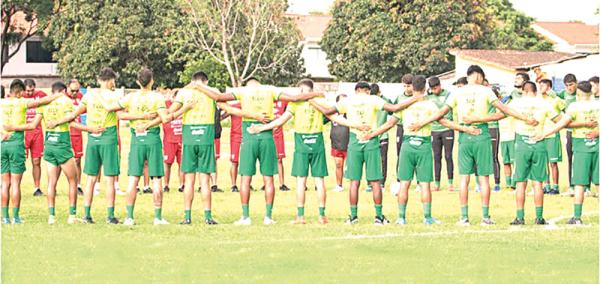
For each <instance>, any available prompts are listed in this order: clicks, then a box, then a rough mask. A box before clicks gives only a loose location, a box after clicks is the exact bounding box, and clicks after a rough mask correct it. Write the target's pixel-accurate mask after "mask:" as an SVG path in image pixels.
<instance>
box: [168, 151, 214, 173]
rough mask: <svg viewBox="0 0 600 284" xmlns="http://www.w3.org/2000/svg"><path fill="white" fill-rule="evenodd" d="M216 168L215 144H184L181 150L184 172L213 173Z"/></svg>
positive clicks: (182, 169)
mask: <svg viewBox="0 0 600 284" xmlns="http://www.w3.org/2000/svg"><path fill="white" fill-rule="evenodd" d="M161 163H162V160H161ZM215 170H216V162H215V144H211V145H185V144H184V145H183V149H182V150H181V171H182V172H184V173H203V174H211V173H214V172H215Z"/></svg>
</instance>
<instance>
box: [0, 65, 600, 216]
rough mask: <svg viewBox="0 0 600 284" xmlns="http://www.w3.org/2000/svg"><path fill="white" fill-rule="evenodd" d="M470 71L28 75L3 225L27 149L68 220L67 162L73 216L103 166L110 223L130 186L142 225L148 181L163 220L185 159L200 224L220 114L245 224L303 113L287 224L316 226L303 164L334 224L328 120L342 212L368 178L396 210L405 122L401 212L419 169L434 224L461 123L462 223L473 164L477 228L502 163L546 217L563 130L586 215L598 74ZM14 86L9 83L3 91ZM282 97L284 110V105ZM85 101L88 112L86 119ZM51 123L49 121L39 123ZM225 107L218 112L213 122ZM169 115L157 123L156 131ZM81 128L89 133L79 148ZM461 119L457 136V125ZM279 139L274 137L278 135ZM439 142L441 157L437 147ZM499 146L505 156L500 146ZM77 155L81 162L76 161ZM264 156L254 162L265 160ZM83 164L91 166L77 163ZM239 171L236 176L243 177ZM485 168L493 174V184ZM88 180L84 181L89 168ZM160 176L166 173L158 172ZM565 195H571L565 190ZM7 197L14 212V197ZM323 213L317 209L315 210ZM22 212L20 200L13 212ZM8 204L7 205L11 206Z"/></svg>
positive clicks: (8, 111) (15, 126)
mask: <svg viewBox="0 0 600 284" xmlns="http://www.w3.org/2000/svg"><path fill="white" fill-rule="evenodd" d="M466 75H467V76H466V77H462V78H460V79H459V80H458V81H457V82H455V87H456V88H455V89H454V90H453V91H452V92H449V91H448V90H445V89H443V88H442V86H441V83H440V80H439V78H437V77H430V78H426V77H424V76H421V75H416V76H413V75H410V74H407V75H405V76H403V77H402V83H403V85H404V92H403V94H401V95H399V96H398V97H397V98H396V99H394V100H390V99H388V98H387V97H386V96H383V95H382V92H381V91H380V89H379V86H378V85H377V84H369V83H367V82H359V83H357V84H356V85H355V88H354V91H355V93H354V94H353V95H350V96H347V95H342V94H340V95H338V96H337V97H336V99H335V102H330V101H328V100H327V99H325V96H324V94H323V93H322V92H317V91H314V90H313V87H314V83H313V81H311V80H310V79H303V80H301V81H300V82H298V84H297V89H298V90H299V91H298V92H295V93H293V94H288V93H285V92H282V91H281V90H280V89H278V88H276V87H273V86H268V85H262V84H261V83H260V82H259V80H257V79H256V78H250V79H248V80H246V82H245V85H244V87H239V88H233V89H231V90H230V91H229V92H226V93H223V92H220V91H219V90H217V89H214V88H211V87H209V86H208V79H209V78H208V76H207V75H206V74H205V73H204V72H201V71H199V72H196V73H195V74H194V75H193V76H192V82H191V83H190V84H188V85H187V86H185V87H184V88H182V89H179V90H178V91H177V92H176V94H174V95H172V94H170V93H167V95H164V94H162V93H160V92H158V91H156V90H153V84H154V79H153V73H152V71H151V70H149V69H145V68H144V69H142V70H140V71H139V72H138V74H137V84H138V85H139V89H138V90H136V91H134V92H132V93H129V94H127V95H122V94H120V93H119V92H117V91H115V80H116V79H117V75H116V73H115V72H114V71H113V70H112V69H110V68H104V69H102V70H101V71H100V73H99V75H98V78H97V80H98V85H99V88H97V89H90V90H89V91H88V92H87V94H86V95H85V96H83V95H82V94H81V93H80V92H79V83H78V82H77V81H76V80H71V81H70V82H68V85H65V84H64V83H62V82H56V83H54V84H53V85H52V94H50V95H46V94H44V93H43V92H41V91H37V90H36V89H35V82H34V81H32V80H25V82H23V81H21V80H14V81H13V82H12V83H11V84H10V87H9V89H8V90H7V91H6V92H5V90H4V88H3V89H2V100H1V103H0V108H1V113H0V118H1V121H2V129H1V140H2V144H1V149H0V150H1V158H2V159H1V168H2V205H1V207H2V224H22V223H23V219H22V218H21V216H20V202H21V180H22V176H23V173H24V172H25V170H26V162H27V158H28V156H31V159H32V168H33V170H32V174H33V179H34V187H35V192H34V195H43V193H42V191H41V190H40V176H41V169H40V163H41V160H42V159H43V160H44V161H45V162H46V164H47V175H48V191H47V201H48V223H49V224H54V223H56V222H58V220H57V218H56V214H55V197H56V187H57V183H58V180H59V177H60V175H61V173H64V175H65V177H66V179H67V182H68V189H69V190H68V199H69V210H68V212H69V215H68V218H67V223H69V224H73V223H88V224H93V223H94V219H93V218H92V215H91V207H92V203H93V200H94V196H95V195H96V191H97V188H96V187H97V184H98V183H99V182H100V179H102V180H104V181H105V182H106V185H107V186H106V194H105V197H106V203H107V217H106V222H107V223H108V224H119V223H121V221H119V220H118V219H117V218H116V216H115V205H114V204H115V195H117V194H119V193H120V194H122V195H125V199H126V217H125V219H124V220H123V221H122V224H124V225H128V226H131V225H134V224H136V221H135V219H134V211H135V210H134V208H135V205H136V198H137V195H138V193H139V191H140V190H139V189H138V183H139V182H140V180H144V184H145V185H147V187H146V188H145V189H144V193H151V194H152V197H153V198H152V201H153V205H154V224H155V225H166V224H169V222H168V221H167V220H165V219H164V218H163V215H162V203H163V193H164V192H167V191H168V190H169V187H168V185H169V180H170V176H171V166H172V165H173V164H174V163H175V162H177V164H178V166H179V177H180V187H179V191H180V192H183V199H184V206H183V220H182V221H181V222H180V224H182V225H189V224H192V204H193V201H194V194H195V190H194V188H196V185H198V186H199V192H200V194H201V197H202V207H203V210H204V212H203V216H204V223H205V224H208V225H216V224H218V223H217V221H216V220H215V218H213V216H212V192H215V191H216V190H215V189H216V174H217V167H216V161H217V159H218V155H219V153H220V149H219V148H220V142H219V138H220V132H221V129H220V120H221V119H224V118H226V117H228V116H230V117H231V121H232V129H231V131H232V135H231V144H230V145H231V162H232V168H231V173H230V174H231V179H232V184H233V186H232V191H233V192H239V194H240V197H241V213H242V214H241V215H242V216H241V217H240V219H239V220H237V221H235V222H234V224H235V225H251V224H252V220H251V215H250V208H249V201H250V195H251V192H252V191H253V189H252V188H251V182H252V177H253V176H255V175H256V174H257V173H259V172H260V174H261V176H262V177H263V181H264V186H263V188H262V189H263V190H264V197H265V208H266V210H265V216H264V219H263V224H265V225H272V224H275V223H276V222H275V221H274V219H273V204H274V198H275V186H274V176H275V175H279V176H280V185H281V187H280V190H289V188H287V186H285V185H284V183H283V165H282V158H283V157H284V156H285V150H282V149H283V147H284V145H283V143H282V142H280V141H282V139H283V131H282V126H283V125H284V124H286V123H287V122H289V121H292V122H293V127H292V129H293V131H294V135H293V137H294V145H295V147H294V153H293V162H292V169H291V175H292V176H293V177H295V178H296V190H297V194H296V203H297V214H296V218H295V219H294V220H293V221H292V223H293V224H306V222H307V221H306V219H305V213H304V204H305V194H306V193H305V191H306V188H307V183H306V182H307V178H308V177H309V176H311V177H313V178H314V181H315V187H316V188H315V191H316V194H317V200H318V204H319V208H318V216H319V217H318V223H319V224H327V223H329V220H328V218H327V215H326V211H325V208H326V191H327V190H326V189H325V178H326V177H327V176H328V175H329V172H328V170H327V162H326V160H327V155H328V154H327V151H326V147H325V142H324V141H325V139H324V135H326V134H325V133H324V131H325V125H326V124H327V123H331V131H330V133H329V134H330V138H331V155H332V156H333V159H334V161H335V168H336V172H335V176H336V188H335V189H334V191H338V192H339V191H343V187H342V183H343V179H344V178H345V179H347V180H348V181H349V201H350V202H349V203H350V204H349V205H350V214H349V216H348V218H347V219H346V221H345V223H346V224H356V223H358V196H359V187H360V183H361V180H363V179H365V180H366V182H367V185H368V188H367V191H368V192H370V193H371V194H372V197H373V203H374V211H375V218H374V224H375V225H385V224H388V223H390V221H388V219H387V218H386V217H385V215H384V214H383V207H382V199H383V193H382V192H383V190H384V187H385V182H386V177H387V175H388V165H387V164H388V163H387V156H388V144H389V140H390V139H389V136H388V131H389V130H391V129H392V128H393V127H394V126H395V127H396V131H397V132H396V137H397V141H396V146H397V153H396V156H397V157H398V160H397V164H396V165H395V166H396V167H395V168H394V170H395V171H396V176H397V183H396V184H394V186H393V187H395V188H394V190H393V191H394V194H395V195H396V197H397V202H398V217H397V220H396V222H395V223H396V224H397V225H405V224H408V223H410V222H409V220H407V218H406V216H407V215H406V211H407V204H408V197H409V188H410V186H411V183H412V182H413V180H416V182H417V189H418V190H416V191H415V192H417V193H418V194H420V195H421V202H422V214H423V219H422V222H423V223H424V224H427V225H434V224H439V223H440V221H438V220H437V219H435V218H434V217H433V216H432V193H431V192H432V191H439V190H440V188H441V184H440V183H441V182H440V181H441V169H442V161H443V160H445V162H446V171H447V176H448V185H447V188H448V190H449V191H455V189H454V186H453V184H454V180H453V176H454V161H453V156H452V153H453V147H454V140H455V135H458V138H457V140H458V156H457V157H458V174H459V176H460V182H459V188H458V189H457V190H456V191H458V192H459V202H460V206H457V213H459V214H457V215H458V220H459V221H458V223H457V225H460V226H468V225H470V224H471V223H472V218H471V216H470V215H469V208H468V198H469V183H470V179H471V178H472V177H474V178H475V180H476V183H477V192H478V193H479V194H480V195H481V208H482V210H481V211H482V216H481V218H478V219H479V220H478V221H479V223H480V224H481V225H482V226H489V225H494V224H495V223H494V221H493V220H492V218H491V214H490V207H489V202H490V196H491V192H492V191H499V190H500V180H501V177H500V167H501V166H502V167H503V173H504V175H505V177H504V180H505V184H506V187H508V188H511V189H512V190H514V193H515V197H516V218H515V219H514V220H513V221H512V222H511V223H510V224H511V225H515V226H517V225H524V224H525V208H524V207H525V206H524V204H525V198H526V195H528V194H527V188H528V185H530V187H531V188H532V194H531V195H533V199H534V204H535V218H534V219H533V220H534V221H533V223H534V224H537V225H545V224H547V222H546V221H545V219H544V217H543V208H544V195H548V194H550V195H553V194H559V193H560V192H559V186H558V184H559V179H558V176H559V173H558V163H561V162H562V160H563V157H562V147H563V145H562V142H561V141H562V139H561V135H560V131H561V130H563V129H566V131H565V132H563V133H566V141H567V143H566V145H565V146H566V152H567V160H568V165H569V166H568V169H569V176H568V179H569V189H568V191H566V192H565V193H566V194H568V195H571V196H573V200H574V202H573V204H574V205H573V217H572V218H571V219H570V220H569V221H568V222H567V224H571V225H579V224H582V219H581V218H582V210H583V209H582V207H583V201H584V198H585V197H586V196H588V194H586V192H589V190H590V186H591V185H595V187H596V190H597V186H598V184H599V168H598V151H599V144H598V142H599V140H598V136H599V131H598V130H599V128H598V124H597V120H598V115H599V111H600V102H599V99H598V98H599V97H598V77H592V78H590V79H589V80H587V81H578V80H577V79H576V77H575V76H574V75H573V74H568V75H566V76H565V77H564V80H563V81H564V85H565V89H564V90H563V91H561V92H558V93H556V92H554V91H553V90H552V88H553V86H552V84H553V82H552V81H551V80H548V79H545V78H538V79H536V80H535V81H532V80H530V79H529V76H528V74H527V73H518V74H517V75H516V78H515V90H514V91H513V92H512V93H510V94H507V95H505V96H501V95H500V93H499V91H498V89H497V88H495V87H492V86H490V85H489V83H488V81H487V79H486V78H485V73H484V71H483V70H482V69H481V68H480V67H479V66H477V65H473V66H470V67H469V68H468V70H467V74H466ZM5 93H6V94H5ZM278 107H279V109H280V110H281V111H279V113H275V111H274V109H278ZM82 114H85V115H86V121H85V123H84V122H83V121H82V120H81V116H82ZM42 121H43V123H44V125H45V128H46V129H45V131H42V127H41V123H42ZM120 121H127V122H128V124H127V125H128V126H127V128H128V129H127V130H125V131H127V132H129V135H130V136H131V140H130V145H129V149H128V155H127V159H128V167H127V176H128V181H127V190H126V191H125V192H124V193H123V192H122V191H121V190H119V189H118V177H119V175H120V174H121V167H120V164H121V161H120V159H121V157H122V156H121V154H120V153H121V152H123V151H122V149H121V143H120V135H119V134H120V133H122V132H123V131H124V130H123V129H121V127H120V123H119V122H120ZM217 121H218V122H217ZM161 127H162V129H163V134H162V135H161ZM83 132H86V133H87V143H86V145H85V151H84V147H83ZM456 132H458V134H455V133H456ZM278 136H279V137H281V138H280V139H278V138H277V137H278ZM442 152H443V153H444V155H442ZM499 156H500V158H499ZM81 160H83V162H82V161H81ZM257 162H258V166H257ZM82 164H83V166H82ZM238 176H239V177H240V178H241V181H240V187H239V188H238V187H237V185H236V184H237V182H236V181H237V177H238ZM490 176H493V178H494V185H493V186H492V185H490ZM83 178H85V181H86V182H85V188H81V186H80V184H81V180H82V179H83ZM163 182H164V184H163ZM563 194H564V193H563ZM78 195H82V196H83V207H84V214H83V217H77V199H78ZM9 206H12V212H11V211H10V210H9ZM315 212H317V210H316V208H315ZM11 213H12V214H11ZM11 217H12V218H11Z"/></svg>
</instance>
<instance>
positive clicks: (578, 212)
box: [573, 204, 583, 219]
mask: <svg viewBox="0 0 600 284" xmlns="http://www.w3.org/2000/svg"><path fill="white" fill-rule="evenodd" d="M582 210H583V204H575V210H574V215H573V217H575V218H580V219H581V211H582Z"/></svg>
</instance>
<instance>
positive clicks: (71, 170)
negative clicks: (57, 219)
mask: <svg viewBox="0 0 600 284" xmlns="http://www.w3.org/2000/svg"><path fill="white" fill-rule="evenodd" d="M75 160H76V159H75V158H71V159H69V160H67V161H66V162H65V163H63V164H62V165H60V169H61V170H62V172H64V173H65V176H66V177H67V181H68V183H69V217H68V219H67V223H69V224H72V223H75V221H76V217H75V216H76V214H77V190H78V183H77V164H76V161H75Z"/></svg>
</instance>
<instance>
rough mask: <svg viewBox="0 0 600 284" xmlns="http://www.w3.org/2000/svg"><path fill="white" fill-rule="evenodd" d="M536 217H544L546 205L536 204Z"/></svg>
mask: <svg viewBox="0 0 600 284" xmlns="http://www.w3.org/2000/svg"><path fill="white" fill-rule="evenodd" d="M535 217H536V218H537V219H542V218H544V206H536V207H535Z"/></svg>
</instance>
